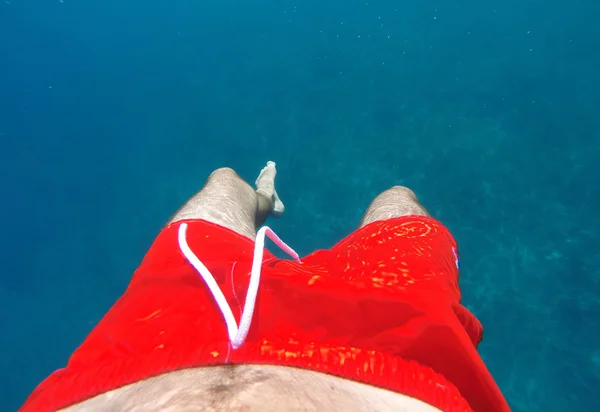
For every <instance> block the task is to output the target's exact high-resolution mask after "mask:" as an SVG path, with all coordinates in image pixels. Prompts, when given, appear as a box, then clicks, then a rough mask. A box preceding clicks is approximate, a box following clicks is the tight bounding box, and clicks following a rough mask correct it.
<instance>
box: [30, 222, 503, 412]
mask: <svg viewBox="0 0 600 412" xmlns="http://www.w3.org/2000/svg"><path fill="white" fill-rule="evenodd" d="M185 222H186V223H187V224H188V230H187V242H188V244H189V246H190V248H191V250H192V251H194V253H195V254H196V256H198V258H199V259H200V260H201V261H202V262H203V263H204V264H205V265H206V267H207V268H208V269H209V270H210V272H211V273H212V274H213V276H214V277H215V279H216V281H217V283H218V284H219V286H220V287H221V290H222V291H223V293H224V295H225V297H226V298H227V301H228V302H229V305H230V306H231V308H232V310H233V313H234V315H235V316H236V319H237V320H238V322H239V317H240V315H241V310H242V307H243V304H244V298H245V296H246V290H247V286H248V282H249V275H250V268H251V265H252V258H253V251H254V243H253V242H252V241H251V240H249V239H247V238H245V237H243V236H241V235H238V234H236V233H235V232H233V231H230V230H228V229H226V228H223V227H221V226H218V225H215V224H212V223H209V222H206V221H202V220H188V221H185ZM181 223H183V222H177V223H175V224H172V225H170V226H168V227H166V228H165V229H164V230H163V231H162V232H161V233H160V234H159V236H158V237H157V239H156V241H155V243H154V244H153V246H152V247H151V249H150V250H149V252H148V254H147V255H146V257H145V258H144V260H143V261H142V264H141V265H140V267H139V268H138V270H136V272H135V273H134V275H133V278H132V280H131V282H130V285H129V287H128V288H127V290H126V291H125V293H124V294H123V296H122V297H121V298H120V299H119V300H118V301H117V303H116V304H115V305H114V306H113V307H112V308H111V309H110V311H109V312H108V313H107V314H106V315H105V317H104V318H103V319H102V320H101V321H100V322H99V324H98V325H97V326H96V327H95V328H94V329H93V330H92V332H91V333H90V334H89V336H88V337H87V338H86V340H85V341H84V342H83V344H82V345H81V346H80V347H79V348H78V349H77V350H76V351H75V352H74V353H73V355H72V356H71V358H70V360H69V362H68V364H67V366H66V368H64V369H60V370H58V371H56V372H54V373H53V374H52V375H50V376H49V377H48V378H47V379H46V380H44V381H43V382H42V383H41V384H40V385H39V386H38V387H37V388H36V389H35V390H34V392H33V393H32V394H31V395H30V397H29V398H28V399H27V401H26V402H25V404H24V405H23V407H22V408H21V411H23V412H29V411H36V412H43V411H54V410H57V409H60V408H64V407H67V406H69V405H73V404H76V403H79V402H82V401H84V400H86V399H90V398H92V397H94V396H96V395H98V394H101V393H104V392H107V391H109V390H113V389H116V388H119V387H121V386H124V385H127V384H130V383H133V382H137V381H140V380H142V379H145V378H149V377H152V376H156V375H160V374H163V373H166V372H169V371H174V370H179V369H185V368H190V367H197V366H208V365H223V364H227V363H238V364H240V363H242V364H243V363H245V364H274V365H286V366H293V367H299V368H303V369H309V370H314V371H318V372H324V373H329V374H332V375H336V376H340V377H344V378H347V379H351V380H355V381H359V382H364V383H368V384H371V385H374V386H378V387H382V388H385V389H389V390H393V391H395V392H399V393H403V394H406V395H409V396H412V397H415V398H418V399H421V400H423V401H424V402H427V403H429V404H431V405H433V406H435V407H437V408H439V409H441V410H443V411H471V410H473V411H475V412H496V411H498V412H503V411H509V407H508V405H507V403H506V401H505V400H504V398H503V396H502V394H501V392H500V390H499V389H498V387H497V385H496V384H495V382H494V380H493V378H492V376H491V375H490V373H489V372H488V370H487V368H486V367H485V365H484V363H483V361H482V359H481V358H480V357H479V355H478V354H477V352H476V346H477V344H478V343H479V342H480V340H481V337H482V327H481V324H480V323H479V322H478V320H477V319H476V318H475V317H474V316H473V315H472V314H471V313H470V312H469V311H468V310H467V309H466V308H464V307H463V306H461V304H460V300H461V295H460V290H459V287H458V268H457V266H458V265H457V259H456V253H457V252H456V247H457V246H456V242H455V240H454V238H453V237H452V236H451V234H450V232H449V231H448V230H447V229H446V228H445V227H444V226H443V225H442V224H440V223H439V222H438V221H436V220H434V219H431V218H427V217H423V216H406V217H401V218H396V219H390V220H386V221H379V222H374V223H371V224H369V225H367V226H365V227H364V228H361V229H359V230H357V231H356V232H354V233H353V234H351V235H350V236H348V237H347V238H345V239H344V240H342V241H341V242H340V243H338V244H337V245H335V246H334V247H333V248H332V249H330V250H321V251H317V252H315V253H313V254H311V255H309V256H307V257H305V258H303V259H302V263H301V264H298V263H296V262H293V261H290V260H280V259H277V258H276V257H275V256H274V255H272V254H270V253H268V252H265V255H264V257H263V265H262V276H261V283H260V288H259V293H258V300H257V304H256V309H255V313H254V317H253V322H252V326H251V328H250V333H249V335H248V338H247V341H246V343H245V344H244V346H242V347H241V348H240V349H237V350H232V349H231V346H230V344H229V341H228V335H227V330H226V326H225V322H224V319H223V316H222V315H221V312H220V311H219V309H218V307H217V305H216V303H215V301H214V298H213V297H212V295H211V294H210V292H209V290H208V288H207V287H206V285H205V284H204V281H203V280H202V278H201V277H200V276H199V274H198V273H197V272H196V271H195V269H194V268H193V267H192V266H191V265H190V264H189V262H187V260H186V258H185V257H184V256H183V254H182V253H181V251H180V249H179V245H178V241H177V230H178V227H179V225H180V224H181ZM284 240H286V241H288V243H292V246H293V239H284Z"/></svg>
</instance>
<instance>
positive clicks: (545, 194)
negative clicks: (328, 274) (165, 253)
mask: <svg viewBox="0 0 600 412" xmlns="http://www.w3.org/2000/svg"><path fill="white" fill-rule="evenodd" d="M599 13H600V2H598V1H597V0H570V1H566V0H554V1H542V0H528V1H524V0H502V1H499V0H493V1H492V0H483V1H481V0H454V1H442V0H438V1H432V0H422V1H418V2H416V1H415V2H397V1H396V2H393V1H389V0H387V1H368V0H362V1H353V0H345V1H342V0H335V1H334V0H305V1H303V2H292V1H290V0H282V1H264V0H254V1H245V2H242V1H232V0H220V1H218V2H217V1H213V2H205V1H191V0H185V1H184V0H173V1H160V2H158V1H156V0H147V1H135V0H132V1H129V2H123V1H116V0H106V1H102V2H82V1H74V0H64V2H63V1H60V0H46V1H43V2H42V1H37V2H36V1H25V0H0V141H1V143H2V146H1V148H0V171H1V173H0V178H1V181H0V194H1V200H2V201H1V203H0V213H1V216H2V232H1V233H2V234H1V235H0V236H1V238H0V268H1V269H0V305H1V306H0V309H1V310H0V320H1V324H0V325H1V329H0V330H1V332H0V399H1V402H2V406H1V407H0V409H2V410H6V411H9V410H15V409H16V408H17V407H18V406H19V405H20V404H21V403H22V402H23V401H24V399H25V398H26V396H27V395H28V394H29V393H30V391H31V390H33V388H34V387H35V385H37V384H38V383H39V382H40V381H41V380H42V379H43V378H44V377H46V376H47V375H48V374H49V373H51V372H52V371H53V370H54V369H56V368H59V367H61V366H63V365H64V364H65V363H66V361H67V359H68V356H69V355H70V353H71V352H72V351H73V350H74V349H75V348H76V347H77V346H78V345H79V344H80V343H81V342H82V340H83V339H84V337H85V336H86V334H87V333H88V332H89V331H90V330H91V328H92V327H93V325H94V324H95V323H96V322H97V321H98V320H99V319H100V318H101V317H102V315H103V314H104V313H105V312H106V311H107V310H108V309H109V308H110V306H111V305H112V303H114V301H115V300H116V299H117V298H118V296H120V294H121V293H122V292H123V291H124V289H125V287H126V285H127V283H128V280H129V277H130V276H131V273H132V271H133V270H134V269H135V267H136V265H137V264H138V263H139V262H140V259H141V258H142V256H143V255H144V253H145V251H146V250H147V248H148V247H149V245H150V244H151V242H152V240H153V237H154V236H155V235H156V234H157V232H158V231H159V229H160V228H161V225H162V224H163V223H164V222H165V221H166V219H168V217H169V216H170V214H171V213H173V212H174V211H175V210H176V209H177V208H178V207H179V206H180V205H181V204H182V203H183V202H184V201H185V200H186V199H187V197H188V196H190V195H191V194H192V193H193V192H194V191H196V190H198V189H199V188H200V186H201V185H202V183H203V181H204V179H205V178H206V176H207V175H208V174H209V173H210V172H211V171H212V170H213V169H215V168H217V167H220V166H231V167H234V168H235V169H236V170H238V172H239V173H240V175H241V176H242V177H244V178H246V179H248V180H250V181H253V179H254V178H255V177H256V174H257V173H258V171H259V170H260V168H261V167H262V166H263V165H264V163H265V161H266V160H269V159H273V160H275V161H277V163H278V168H279V176H278V191H279V193H280V195H281V197H282V199H283V200H284V201H285V202H286V206H287V210H286V214H285V215H284V217H283V218H282V219H280V220H278V221H274V222H272V226H273V227H274V228H275V229H276V230H277V232H278V233H279V234H280V235H281V236H282V237H283V238H284V239H285V240H286V241H287V242H288V243H290V244H291V245H292V246H293V247H295V248H296V249H297V250H298V251H300V252H302V253H304V254H306V253H308V252H310V251H312V250H314V249H318V248H326V247H329V246H331V245H333V244H334V243H335V242H336V241H337V240H339V239H340V238H342V237H343V236H345V235H346V234H348V233H350V232H351V231H352V230H353V229H354V228H355V227H356V226H357V224H358V221H359V219H360V216H361V214H362V213H363V211H364V209H365V208H366V206H367V205H368V203H369V202H370V200H371V199H372V198H373V197H374V196H375V195H376V194H377V193H378V192H380V191H382V190H384V189H386V188H387V187H389V186H391V185H394V184H403V185H407V186H409V187H411V188H412V189H413V190H414V191H415V192H416V193H417V194H418V196H419V197H420V199H421V201H422V202H423V204H424V205H425V206H426V207H427V208H428V209H429V210H430V212H431V213H432V214H433V215H434V216H435V217H437V218H439V219H440V220H442V221H443V222H444V223H445V224H446V225H448V226H449V227H450V228H451V230H452V231H453V232H454V234H455V236H456V237H457V239H458V241H459V245H460V249H461V257H462V274H461V282H462V288H463V294H464V303H465V304H466V306H467V307H469V308H470V309H471V310H472V311H473V312H474V313H475V314H476V315H477V316H478V317H479V318H480V320H481V321H482V322H483V324H484V326H485V331H486V332H485V338H484V342H483V343H482V345H481V346H480V350H481V354H482V356H483V358H484V359H485V361H486V362H487V365H488V367H489V369H490V370H491V371H492V373H493V375H494V376H495V378H496V380H497V382H498V384H499V386H500V387H501V389H502V390H503V392H504V393H505V395H506V397H507V399H508V400H509V402H510V404H511V406H512V408H513V409H514V410H515V411H531V412H535V411H566V410H581V411H594V410H600V401H599V400H598V397H597V394H596V391H597V388H598V387H599V384H600V343H599V342H600V324H599V323H600V322H599V320H598V319H599V318H600V270H599V268H600V254H599V253H598V245H599V239H598V235H597V234H598V231H599V230H600V218H599V215H598V211H599V207H600V189H599V183H600V182H599V177H600V172H599V171H598V166H597V165H598V164H599V163H600V117H599V116H598V113H600V97H599V96H600V53H598V50H600V25H599V24H598V23H597V16H598V14H599Z"/></svg>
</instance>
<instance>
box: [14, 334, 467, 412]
mask: <svg viewBox="0 0 600 412" xmlns="http://www.w3.org/2000/svg"><path fill="white" fill-rule="evenodd" d="M189 349H190V350H189V351H180V352H179V353H174V352H168V351H160V352H157V353H154V354H153V355H152V356H140V357H134V358H130V359H121V360H118V361H113V362H108V363H101V364H98V365H97V366H96V367H95V368H88V369H83V370H76V369H75V370H67V369H63V370H59V371H57V372H55V373H54V374H53V375H51V377H50V378H49V379H51V380H52V381H53V382H52V383H51V385H50V386H49V387H47V388H45V390H43V391H39V392H37V391H35V392H34V393H33V394H32V395H31V396H30V398H29V399H28V400H27V403H26V404H25V405H24V406H23V408H22V409H20V412H51V411H56V410H59V409H62V408H65V407H68V406H72V405H75V404H78V403H81V402H83V401H85V400H88V399H91V398H93V397H95V396H97V395H100V394H103V393H106V392H109V391H111V390H115V389H118V388H120V387H123V386H126V385H129V384H132V383H135V382H139V381H142V380H145V379H148V378H151V377H155V376H159V375H162V374H165V373H168V372H174V371H177V370H182V369H189V368H194V367H208V366H221V365H224V364H223V363H222V362H221V361H216V360H215V358H216V357H217V356H218V355H217V352H216V351H215V350H214V348H209V347H205V348H189ZM201 360H202V361H201ZM228 364H253V365H260V364H264V365H274V366H285V367H294V368H299V369H303V370H310V371H314V372H320V373H326V374H330V375H333V376H337V377H340V378H344V379H348V380H352V381H355V382H360V383H364V384H367V385H371V386H375V387H379V388H382V389H386V390H390V391H392V392H396V393H399V394H403V395H406V396H410V397H412V398H415V399H418V400H421V401H423V402H425V403H427V404H429V405H431V406H434V407H436V408H438V409H439V410H441V411H443V412H471V411H472V409H471V408H470V407H469V405H468V403H467V401H466V400H465V399H464V398H463V397H462V396H461V394H460V392H459V391H458V389H457V388H456V387H455V386H454V385H453V384H452V383H450V382H449V381H448V380H447V379H446V378H445V377H444V376H442V375H441V374H438V373H436V372H434V371H433V370H432V369H431V368H428V367H426V366H423V365H420V364H418V363H416V362H413V361H407V360H404V359H402V358H400V357H396V356H392V355H390V354H386V353H381V352H375V351H368V350H364V349H359V348H353V347H336V346H330V345H318V344H304V345H301V344H299V343H298V342H294V343H292V344H291V345H290V344H289V343H288V344H282V343H281V342H267V341H262V342H248V343H247V344H246V345H245V346H244V347H243V348H241V349H239V350H237V351H235V352H232V353H230V355H229V362H228Z"/></svg>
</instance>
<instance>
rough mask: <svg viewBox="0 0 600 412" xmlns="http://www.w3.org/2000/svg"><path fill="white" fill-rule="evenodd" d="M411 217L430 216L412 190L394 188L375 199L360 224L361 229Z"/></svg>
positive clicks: (399, 187)
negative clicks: (381, 221)
mask: <svg viewBox="0 0 600 412" xmlns="http://www.w3.org/2000/svg"><path fill="white" fill-rule="evenodd" d="M409 215H420V216H430V215H429V212H427V210H426V209H425V208H424V207H423V205H421V203H419V200H418V199H417V196H416V195H415V193H414V192H413V191H412V190H410V189H409V188H407V187H404V186H394V187H392V188H390V189H388V190H386V191H384V192H382V193H380V194H379V195H378V196H377V197H376V198H375V199H373V201H372V202H371V204H370V205H369V207H368V208H367V211H366V212H365V214H364V216H363V218H362V220H361V222H360V227H363V226H366V225H368V224H369V223H372V222H375V221H378V220H386V219H392V218H395V217H401V216H409Z"/></svg>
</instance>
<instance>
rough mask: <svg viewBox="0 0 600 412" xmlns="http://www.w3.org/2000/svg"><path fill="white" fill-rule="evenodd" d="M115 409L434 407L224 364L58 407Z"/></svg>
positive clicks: (291, 373) (347, 384) (325, 380)
mask: <svg viewBox="0 0 600 412" xmlns="http://www.w3.org/2000/svg"><path fill="white" fill-rule="evenodd" d="M64 411H69V412H76V411H77V412H79V411H87V412H94V411H119V412H135V411H140V412H141V411H143V412H154V411H169V412H192V411H193V412H198V411H202V412H213V411H214V412H259V411H260V412H281V411H286V412H313V411H314V412H317V411H318V412H338V411H352V412H392V411H394V412H439V409H436V408H434V407H433V406H430V405H428V404H426V403H424V402H421V401H419V400H417V399H413V398H410V397H408V396H405V395H401V394H398V393H394V392H390V391H387V390H384V389H380V388H376V387H373V386H368V385H364V384H362V383H358V382H353V381H349V380H346V379H342V378H338V377H335V376H331V375H326V374H322V373H318V372H313V371H307V370H302V369H295V368H287V367H283V366H270V365H227V366H214V367H203V368H194V369H186V370H181V371H175V372H170V373H166V374H164V375H160V376H156V377H153V378H149V379H146V380H143V381H140V382H136V383H133V384H131V385H127V386H124V387H122V388H119V389H115V390H113V391H110V392H107V393H104V394H101V395H98V396H96V397H94V398H92V399H89V400H87V401H84V402H82V403H80V404H77V405H74V406H71V407H69V408H66V409H64Z"/></svg>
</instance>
